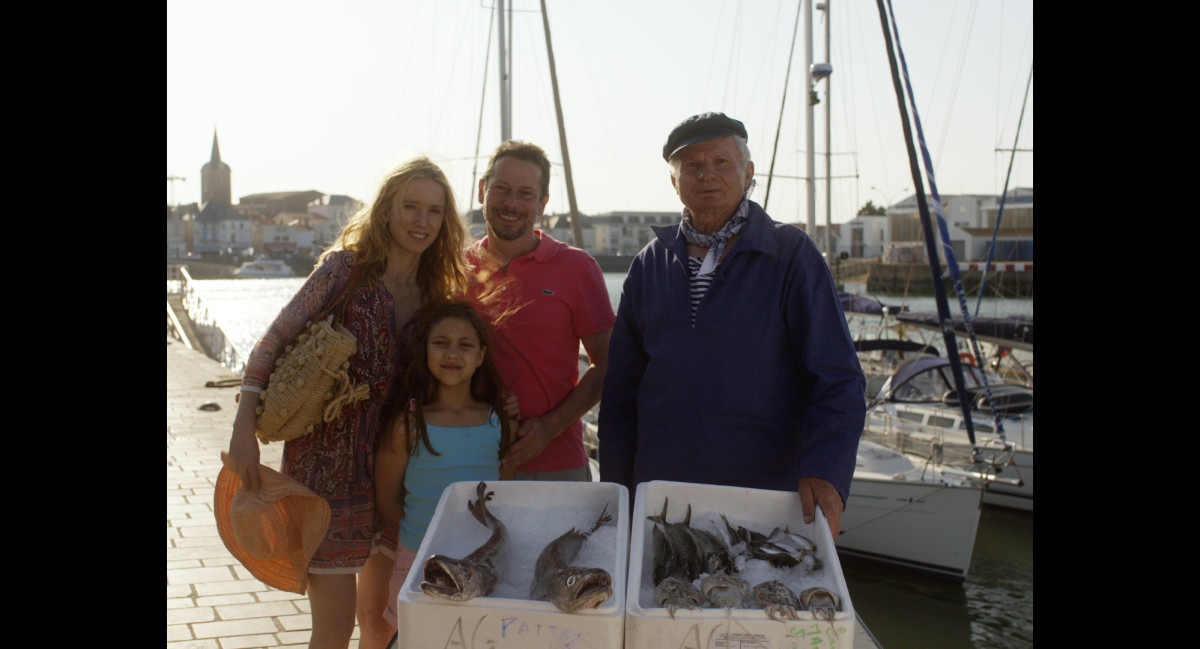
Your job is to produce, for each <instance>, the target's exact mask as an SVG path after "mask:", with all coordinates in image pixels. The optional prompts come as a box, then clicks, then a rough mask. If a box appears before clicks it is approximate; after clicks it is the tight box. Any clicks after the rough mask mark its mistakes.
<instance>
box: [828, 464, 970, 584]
mask: <svg viewBox="0 0 1200 649" xmlns="http://www.w3.org/2000/svg"><path fill="white" fill-rule="evenodd" d="M895 456H898V457H895ZM982 498H983V488H982V486H980V485H979V484H978V483H974V482H969V481H964V480H959V479H956V478H951V477H944V476H941V474H940V473H939V472H936V471H935V470H934V469H932V468H930V469H928V470H925V471H924V477H922V467H921V466H920V465H918V464H916V463H914V462H913V461H912V459H911V456H907V455H901V454H898V453H895V452H894V451H892V450H891V449H886V448H885V447H882V446H879V445H878V444H873V443H871V442H867V441H863V442H861V443H860V446H859V461H858V466H857V467H856V470H855V473H854V478H853V480H852V481H851V484H850V498H849V501H848V502H847V503H846V510H845V511H844V512H843V513H842V534H841V536H839V537H838V539H837V541H836V543H837V548H838V554H839V555H845V556H849V557H857V558H860V559H867V560H871V561H876V562H881V563H886V564H890V565H893V566H896V567H900V568H904V569H909V570H914V571H917V572H921V573H926V574H929V575H933V576H937V577H941V578H946V579H950V580H953V581H961V580H962V579H964V578H965V577H966V575H967V570H968V569H969V568H970V565H971V553H972V551H973V549H974V546H975V533H976V530H977V529H978V527H979V513H980V508H981V506H982V505H981V502H982Z"/></svg>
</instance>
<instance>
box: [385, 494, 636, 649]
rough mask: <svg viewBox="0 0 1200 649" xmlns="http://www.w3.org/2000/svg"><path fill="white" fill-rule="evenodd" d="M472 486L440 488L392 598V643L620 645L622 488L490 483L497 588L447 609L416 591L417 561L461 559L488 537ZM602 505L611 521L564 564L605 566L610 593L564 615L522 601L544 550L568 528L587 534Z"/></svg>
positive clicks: (507, 647)
mask: <svg viewBox="0 0 1200 649" xmlns="http://www.w3.org/2000/svg"><path fill="white" fill-rule="evenodd" d="M478 484H479V483H478V482H455V483H453V484H451V485H450V486H449V487H446V489H445V491H443V492H442V497H441V499H440V500H439V501H438V505H437V509H435V510H434V514H433V518H432V519H431V521H430V524H429V530H428V531H427V532H426V534H425V538H424V540H423V541H422V542H421V547H420V549H419V550H418V551H417V558H416V560H415V561H414V562H413V566H412V570H411V571H409V574H408V578H407V579H406V580H405V582H404V585H403V586H401V588H400V593H399V595H398V596H397V612H398V615H397V617H398V627H397V631H398V633H399V642H398V646H399V647H403V648H404V649H425V648H428V649H444V648H445V647H489V648H494V649H541V648H546V649H551V648H559V647H592V648H594V649H605V648H611V649H620V648H621V646H622V644H623V642H624V626H625V592H626V586H625V579H626V575H627V565H628V556H629V554H628V553H629V491H628V490H627V489H626V488H625V487H624V486H623V485H619V484H615V483H609V482H538V481H519V480H512V481H496V482H489V483H488V484H487V488H488V490H489V491H492V492H494V495H493V496H492V499H491V500H490V501H489V502H488V503H487V506H488V509H489V510H490V511H491V512H492V514H493V515H495V516H496V518H498V519H500V522H502V523H504V526H505V528H506V531H507V532H508V534H509V539H508V542H507V544H506V547H505V548H504V549H503V550H502V551H501V553H500V554H499V556H498V557H497V560H496V564H497V573H498V575H497V577H498V580H497V582H496V586H495V588H494V589H493V591H492V594H491V595H490V596H487V597H476V598H474V599H471V600H468V601H466V602H461V603H455V602H449V601H446V600H444V599H438V598H435V597H431V596H429V595H426V594H425V593H424V592H422V591H421V587H420V584H421V581H422V570H421V568H422V564H423V563H424V561H425V559H426V558H427V557H429V556H430V555H433V554H444V555H448V556H451V557H458V558H461V557H464V556H466V555H468V554H470V553H471V552H473V551H474V550H475V549H476V548H478V547H479V546H480V545H482V544H483V543H485V542H486V541H487V539H488V538H489V537H490V536H491V533H492V531H491V530H490V529H488V528H485V527H484V526H483V525H480V524H479V521H477V520H476V519H475V517H474V516H472V515H471V513H470V511H468V509H467V503H468V501H474V500H475V499H476V487H477V485H478ZM606 505H607V507H608V513H609V514H611V515H612V521H610V522H608V523H605V524H604V525H603V526H601V527H600V528H599V529H597V530H596V531H595V532H594V533H593V534H592V535H591V536H590V537H589V538H588V539H587V541H586V542H585V543H584V544H583V546H582V548H581V549H580V551H579V554H578V556H577V557H576V558H575V560H573V561H571V564H572V565H587V566H592V567H599V568H603V569H605V570H607V571H608V573H609V574H610V575H611V576H612V580H613V594H612V597H610V598H609V599H608V601H607V602H605V603H604V604H602V605H601V606H599V607H597V608H595V609H591V610H587V611H580V612H578V613H564V612H562V611H560V610H558V608H557V607H555V606H554V604H552V603H550V602H542V601H534V600H531V599H529V589H530V586H531V584H532V583H533V571H534V565H535V564H536V562H537V557H538V555H539V554H541V552H542V550H543V549H544V548H545V547H546V546H547V545H548V544H549V543H550V542H551V541H553V540H554V539H556V538H558V537H559V536H560V535H562V534H563V533H564V532H566V531H567V530H569V529H571V528H572V527H574V528H577V529H581V530H585V531H586V530H590V529H591V528H592V526H593V525H594V524H595V522H596V519H597V518H598V517H599V516H600V512H601V510H602V509H603V508H604V507H605V506H606Z"/></svg>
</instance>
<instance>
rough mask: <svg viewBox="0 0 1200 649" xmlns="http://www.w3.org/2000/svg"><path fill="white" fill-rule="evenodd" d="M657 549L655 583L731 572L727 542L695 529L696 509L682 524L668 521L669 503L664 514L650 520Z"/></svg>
mask: <svg viewBox="0 0 1200 649" xmlns="http://www.w3.org/2000/svg"><path fill="white" fill-rule="evenodd" d="M649 519H650V520H651V521H654V523H655V525H654V528H653V530H652V531H651V536H652V540H653V548H654V574H653V576H652V578H653V579H654V583H655V584H658V583H659V582H661V581H662V580H663V579H666V578H667V577H679V578H681V579H682V578H686V579H687V580H688V581H695V580H696V579H698V578H699V577H700V575H702V574H704V573H710V574H712V573H718V572H725V573H728V572H731V571H732V570H733V558H732V557H731V556H730V554H729V549H728V548H727V547H726V546H725V543H724V542H723V541H722V540H721V539H720V537H718V536H717V535H716V534H713V533H712V532H708V531H706V530H701V529H697V528H694V527H692V506H691V505H690V504H689V505H688V508H687V514H686V515H685V516H684V517H683V521H681V522H679V523H668V522H667V500H666V499H664V500H663V508H662V512H661V513H659V514H657V515H655V516H651V517H649Z"/></svg>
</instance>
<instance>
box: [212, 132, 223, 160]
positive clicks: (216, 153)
mask: <svg viewBox="0 0 1200 649" xmlns="http://www.w3.org/2000/svg"><path fill="white" fill-rule="evenodd" d="M220 161H221V148H220V147H218V146H217V129H215V128H214V129H213V150H212V160H211V161H210V162H220Z"/></svg>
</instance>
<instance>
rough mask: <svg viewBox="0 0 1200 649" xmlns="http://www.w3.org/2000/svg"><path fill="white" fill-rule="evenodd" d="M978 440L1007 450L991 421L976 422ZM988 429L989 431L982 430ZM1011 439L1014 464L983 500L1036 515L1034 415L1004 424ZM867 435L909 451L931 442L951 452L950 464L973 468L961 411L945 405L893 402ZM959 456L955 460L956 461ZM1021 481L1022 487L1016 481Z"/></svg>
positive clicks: (872, 420) (990, 448) (871, 419)
mask: <svg viewBox="0 0 1200 649" xmlns="http://www.w3.org/2000/svg"><path fill="white" fill-rule="evenodd" d="M975 426H976V432H975V438H976V440H977V441H978V445H979V447H980V449H981V450H982V451H983V452H984V453H985V455H986V454H989V453H992V452H994V449H998V448H1000V446H1001V442H1000V438H999V436H997V435H996V434H994V433H991V432H988V431H991V430H992V426H991V422H990V421H985V420H982V419H979V420H975ZM984 426H986V429H984V430H982V431H981V430H980V428H981V427H984ZM1004 427H1005V437H1006V439H1007V440H1008V442H1009V443H1011V444H1012V445H1013V447H1014V450H1013V455H1012V461H1011V462H1010V463H1008V464H1007V465H1005V466H1002V467H1000V471H999V472H997V473H996V474H995V477H996V478H997V479H996V480H995V481H991V482H988V483H987V485H986V487H985V488H984V496H983V502H984V503H985V504H988V505H994V506H997V507H1009V508H1012V509H1020V510H1023V511H1030V512H1031V511H1033V413H1026V414H1023V415H1020V416H1017V417H1012V418H1009V419H1007V420H1005V421H1004ZM863 434H864V437H865V438H866V439H871V440H874V441H879V442H882V443H883V444H884V445H886V446H888V447H890V448H894V449H897V450H900V451H904V452H910V453H920V454H924V453H927V452H928V451H929V448H930V444H931V443H934V442H936V443H938V444H940V445H942V446H943V448H944V451H945V455H946V458H945V461H946V463H947V464H950V465H955V464H956V463H957V464H961V465H962V467H963V468H964V469H970V467H969V455H970V448H971V442H970V439H969V438H968V437H967V434H966V429H965V427H964V426H963V424H962V414H961V412H960V411H958V410H957V409H956V408H948V407H946V406H943V405H941V404H905V403H902V404H887V405H886V406H885V407H884V408H880V409H877V410H875V411H873V412H871V413H869V414H868V416H867V426H866V430H865V431H864V433H863ZM952 458H953V459H952ZM1017 480H1019V481H1020V482H1021V484H1020V485H1014V484H1012V482H1014V481H1017Z"/></svg>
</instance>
